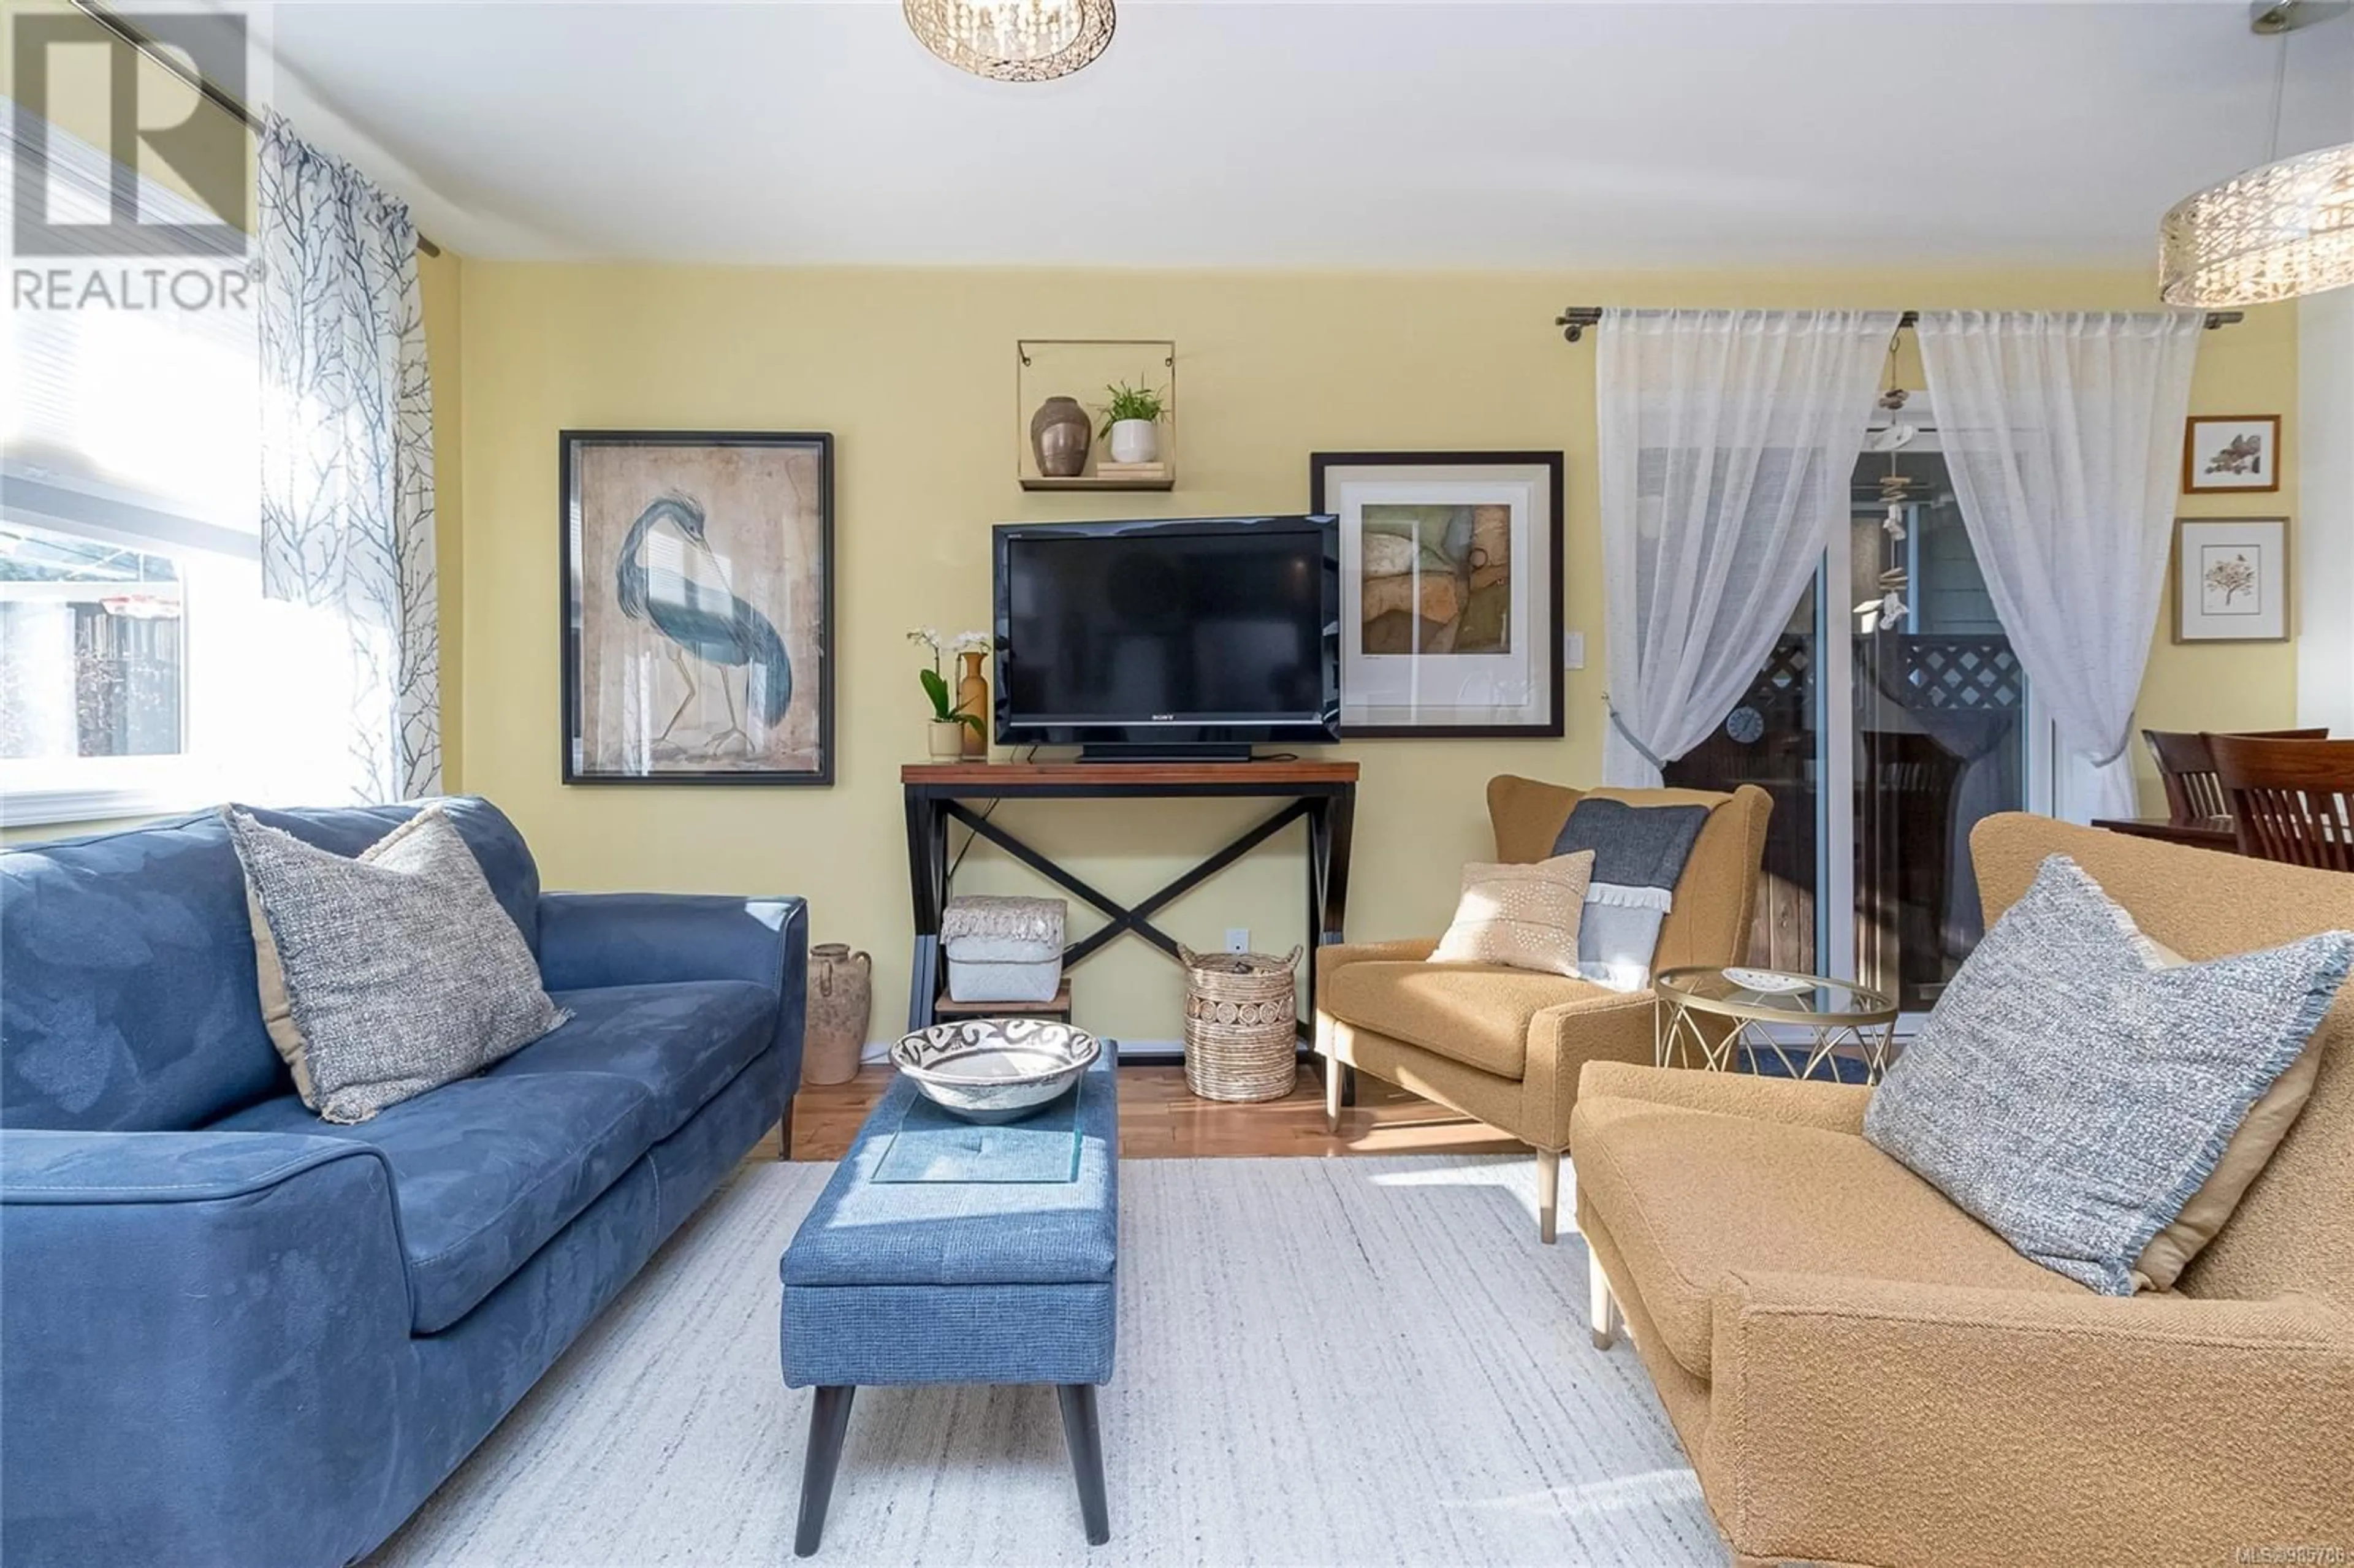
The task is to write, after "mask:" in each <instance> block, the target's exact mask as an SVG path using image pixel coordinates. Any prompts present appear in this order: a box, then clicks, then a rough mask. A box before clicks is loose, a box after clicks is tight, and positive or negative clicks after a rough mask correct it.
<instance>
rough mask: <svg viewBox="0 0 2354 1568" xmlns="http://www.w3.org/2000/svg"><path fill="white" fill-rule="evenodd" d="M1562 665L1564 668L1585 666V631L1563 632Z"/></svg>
mask: <svg viewBox="0 0 2354 1568" xmlns="http://www.w3.org/2000/svg"><path fill="white" fill-rule="evenodd" d="M1561 667H1562V668H1563V669H1564V670H1583V669H1585V632H1583V631H1564V632H1563V633H1562V634H1561Z"/></svg>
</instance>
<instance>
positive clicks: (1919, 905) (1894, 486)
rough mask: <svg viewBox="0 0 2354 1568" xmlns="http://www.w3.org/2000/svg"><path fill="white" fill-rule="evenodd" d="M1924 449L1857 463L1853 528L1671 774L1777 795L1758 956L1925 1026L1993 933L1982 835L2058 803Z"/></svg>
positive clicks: (2037, 727) (1674, 779)
mask: <svg viewBox="0 0 2354 1568" xmlns="http://www.w3.org/2000/svg"><path fill="white" fill-rule="evenodd" d="M1924 446H1926V447H1929V448H1932V449H1934V446H1935V441H1934V438H1932V439H1931V440H1926V441H1921V440H1916V441H1915V443H1914V447H1913V448H1910V449H1908V450H1903V451H1900V452H1898V453H1896V454H1894V455H1893V457H1892V456H1888V455H1872V456H1867V457H1866V458H1864V459H1863V460H1862V461H1861V462H1860V463H1859V465H1858V467H1857V471H1856V476H1855V484H1854V486H1853V489H1852V492H1851V493H1852V496H1853V505H1852V515H1851V517H1850V526H1849V528H1848V529H1847V531H1846V532H1845V534H1844V535H1842V536H1840V537H1839V538H1837V539H1834V540H1833V542H1832V545H1831V547H1830V548H1829V550H1828V551H1826V552H1825V555H1824V558H1823V562H1822V566H1821V569H1820V570H1819V572H1818V573H1817V575H1816V578H1815V581H1814V584H1813V585H1812V586H1811V587H1810V588H1808V591H1807V594H1806V596H1805V598H1804V599H1802V601H1801V602H1800V604H1799V606H1798V608H1797V611H1796V612H1795V613H1793V615H1792V616H1791V618H1790V622H1789V624H1788V626H1787V628H1785V630H1784V631H1783V633H1782V635H1781V637H1780V638H1779V639H1778V640H1776V643H1775V645H1774V650H1773V652H1772V653H1771V654H1770V655H1769V656H1768V657H1767V659H1766V661H1765V665H1764V666H1763V667H1762V668H1761V669H1760V670H1759V671H1758V673H1757V676H1756V678H1755V681H1753V682H1752V683H1751V684H1750V688H1749V690H1748V692H1747V693H1746V694H1744V697H1743V699H1742V701H1741V702H1740V704H1738V705H1736V706H1735V707H1734V710H1733V712H1732V713H1731V714H1730V715H1727V716H1726V718H1725V721H1724V722H1723V724H1722V725H1720V726H1717V729H1716V731H1715V732H1714V733H1713V734H1712V736H1710V737H1709V739H1708V740H1707V741H1705V742H1703V743H1702V745H1701V746H1700V747H1697V748H1695V749H1694V750H1693V751H1691V753H1689V754H1688V755H1686V756H1684V757H1682V758H1678V759H1677V760H1676V761H1675V762H1673V763H1671V764H1670V766H1669V768H1667V781H1668V782H1669V783H1670V784H1681V785H1686V786H1690V787H1693V788H1698V789H1731V788H1733V787H1734V786H1736V785H1741V784H1755V785H1757V786H1758V787H1760V788H1761V789H1765V791H1766V792H1767V793H1768V794H1770V795H1771V796H1773V798H1774V815H1773V819H1772V822H1771V826H1770V828H1769V831H1768V834H1767V841H1766V847H1765V863H1764V866H1763V869H1762V871H1761V874H1760V883H1759V887H1758V899H1757V914H1756V919H1755V927H1754V928H1753V945H1752V954H1753V957H1754V958H1755V960H1756V961H1758V962H1760V963H1765V964H1768V965H1771V966H1772V967H1774V968H1776V969H1796V970H1800V971H1804V972H1808V973H1815V974H1829V975H1836V976H1839V977H1840V978H1842V979H1853V980H1860V981H1861V982H1862V983H1864V984H1865V985H1868V986H1871V987H1873V988H1874V989H1876V990H1880V991H1886V992H1888V993H1889V994H1891V995H1893V996H1894V997H1895V998H1896V999H1897V1001H1898V1004H1899V1005H1900V1006H1901V1007H1902V1008H1903V1010H1904V1011H1905V1012H1907V1013H1916V1014H1917V1013H1920V1012H1926V1011H1927V1010H1928V1009H1929V1008H1930V1007H1932V1006H1934V1005H1935V1002H1936V1000H1937V997H1938V995H1939V994H1940V992H1942V991H1943V990H1944V989H1945V986H1946V982H1947V981H1948V980H1951V979H1952V978H1953V974H1954V971H1955V969H1956V968H1957V967H1958V966H1959V965H1960V963H1961V961H1962V959H1965V958H1967V956H1968V955H1969V952H1970V949H1971V948H1974V947H1975V946H1976V945H1977V943H1978V938H1979V937H1980V936H1981V935H1982V934H1983V929H1984V927H1983V925H1982V923H1981V919H1980V916H1979V911H1978V884H1977V881H1976V879H1975V878H1974V877H1973V876H1972V874H1971V872H1970V863H1969V831H1970V828H1971V827H1972V826H1973V825H1974V824H1975V823H1976V822H1977V821H1978V820H1979V819H1980V818H1982V817H1985V816H1988V815H1990V814H1991V813H1993V812H1996V811H2008V810H2049V809H2050V804H2051V783H2050V757H2049V752H2050V747H2049V744H2048V741H2047V739H2046V738H2045V737H2047V736H2048V735H2049V732H2050V726H2049V725H2048V724H2044V723H2042V722H2041V720H2040V719H2039V717H2038V715H2037V714H2036V710H2035V704H2034V701H2033V696H2032V694H2031V693H2030V692H2029V690H2028V687H2027V681H2026V677H2025V675H2024V674H2023V673H2021V672H2020V667H2019V660H2018V656H2017V655H2016V654H2015V653H2014V652H2013V651H2012V649H2011V646H2010V641H2009V638H2008V637H2006V636H2005V635H2004V633H2003V629H2002V625H2001V620H2000V618H1999V616H1998V615H1997V614H1996V613H1995V609H1994V605H1993V602H1992V600H1991V599H1989V598H1988V594H1987V588H1986V579H1985V577H1984V576H1983V574H1982V573H1981V572H1980V571H1979V569H1978V557H1977V556H1976V554H1975V553H1974V552H1973V551H1972V550H1971V548H1970V542H1969V536H1968V534H1967V531H1966V530H1965V529H1964V527H1963V525H1962V517H1961V513H1960V511H1959V509H1958V508H1957V507H1956V504H1955V502H1954V497H1953V490H1952V486H1951V485H1950V484H1949V483H1948V482H1947V480H1946V465H1945V460H1944V458H1943V457H1942V455H1940V454H1939V453H1938V452H1936V451H1935V450H1920V449H1921V448H1922V447H1924ZM1892 497H1893V498H1894V499H1893V501H1892V499H1891V498H1892ZM1892 507H1893V511H1892ZM1892 522H1893V526H1892V525H1891V524H1892Z"/></svg>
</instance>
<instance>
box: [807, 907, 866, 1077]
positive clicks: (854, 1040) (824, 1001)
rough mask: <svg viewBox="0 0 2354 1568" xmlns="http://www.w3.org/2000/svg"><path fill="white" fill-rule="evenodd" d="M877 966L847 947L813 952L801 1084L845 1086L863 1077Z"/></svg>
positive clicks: (831, 946) (831, 944) (841, 945)
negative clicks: (861, 1065)
mask: <svg viewBox="0 0 2354 1568" xmlns="http://www.w3.org/2000/svg"><path fill="white" fill-rule="evenodd" d="M874 968H875V964H874V960H873V959H869V958H868V957H867V956H866V955H865V954H864V953H854V952H852V951H851V950H850V947H849V944H848V943H845V942H821V943H819V944H818V945H817V946H816V947H814V948H811V949H810V967H809V1012H808V1013H807V1015H806V1018H805V1026H804V1028H803V1030H802V1034H801V1082H802V1083H804V1084H846V1083H848V1082H850V1080H851V1079H853V1078H854V1077H856V1076H857V1075H858V1057H859V1054H860V1053H861V1052H863V1051H864V1050H865V1048H866V1016H867V1012H868V1010H869V1009H870V1008H872V1007H873V1005H874V1002H875V984H874Z"/></svg>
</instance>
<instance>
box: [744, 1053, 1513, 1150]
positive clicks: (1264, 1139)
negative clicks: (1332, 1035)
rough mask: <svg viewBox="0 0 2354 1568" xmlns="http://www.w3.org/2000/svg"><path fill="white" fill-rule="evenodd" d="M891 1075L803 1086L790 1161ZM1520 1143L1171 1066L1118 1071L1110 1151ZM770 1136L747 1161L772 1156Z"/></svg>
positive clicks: (1312, 1093) (1398, 1107) (1379, 1105)
mask: <svg viewBox="0 0 2354 1568" xmlns="http://www.w3.org/2000/svg"><path fill="white" fill-rule="evenodd" d="M890 1083H891V1069H890V1068H889V1067H888V1066H885V1065H874V1066H868V1067H865V1068H863V1069H861V1070H860V1072H859V1075H858V1076H857V1077H855V1078H854V1079H852V1080H851V1081H850V1082H849V1083H846V1084H836V1085H830V1086H818V1087H813V1088H805V1089H803V1090H801V1093H800V1094H799V1095H796V1096H795V1097H793V1158H794V1159H796V1160H839V1159H841V1158H842V1155H843V1150H847V1149H848V1148H849V1147H850V1140H851V1139H852V1138H854V1136H856V1134H857V1132H858V1126H859V1123H861V1122H862V1121H864V1120H865V1119H866V1113H867V1112H868V1111H869V1110H870V1109H872V1108H873V1107H874V1105H875V1101H876V1100H877V1099H878V1098H880V1097H882V1094H883V1091H884V1090H885V1089H886V1088H888V1087H889V1086H890ZM1522 1148H1523V1146H1522V1144H1521V1143H1519V1142H1518V1141H1516V1140H1514V1139H1510V1138H1506V1137H1504V1136H1502V1135H1501V1134H1500V1133H1498V1132H1497V1131H1496V1130H1495V1129H1494V1128H1490V1127H1486V1126H1483V1125H1481V1124H1480V1123H1479V1122H1476V1121H1472V1120H1469V1119H1468V1118H1463V1117H1458V1116H1457V1115H1456V1114H1455V1113H1454V1112H1453V1111H1450V1110H1447V1108H1445V1107H1441V1106H1435V1105H1433V1104H1431V1103H1430V1102H1429V1101H1428V1100H1424V1099H1417V1098H1416V1097H1414V1096H1412V1095H1409V1094H1407V1093H1406V1092H1405V1090H1403V1089H1398V1088H1393V1087H1392V1086H1389V1085H1387V1084H1383V1083H1377V1082H1375V1081H1374V1080H1373V1079H1371V1078H1367V1077H1363V1076H1360V1077H1359V1078H1358V1080H1357V1103H1356V1104H1355V1105H1354V1106H1352V1107H1350V1108H1348V1109H1347V1110H1344V1111H1342V1112H1341V1130H1340V1132H1339V1133H1338V1134H1337V1135H1335V1134H1331V1133H1327V1132H1326V1131H1325V1130H1324V1091H1323V1088H1322V1086H1320V1083H1319V1081H1318V1079H1317V1077H1316V1075H1314V1074H1313V1073H1311V1072H1310V1071H1308V1070H1306V1069H1305V1068H1303V1069H1302V1070H1301V1072H1300V1075H1299V1084H1298V1085H1297V1086H1295V1087H1294V1088H1293V1089H1292V1091H1291V1093H1290V1094H1289V1095H1288V1096H1286V1097H1284V1098H1282V1099H1279V1100H1265V1101H1262V1102H1260V1103H1258V1104H1257V1105H1223V1104H1219V1103H1217V1102H1215V1101H1212V1100H1202V1099H1196V1098H1194V1097H1193V1094H1192V1092H1191V1091H1189V1090H1188V1089H1187V1088H1186V1087H1185V1069H1184V1068H1182V1067H1181V1066H1174V1065H1172V1066H1138V1067H1122V1068H1120V1069H1119V1152H1120V1158H1121V1159H1123V1160H1171V1159H1202V1158H1214V1157H1218V1156H1226V1155H1268V1154H1279V1155H1307V1156H1320V1155H1341V1154H1516V1153H1519V1152H1521V1151H1522ZM776 1157H777V1139H776V1135H775V1134H774V1133H773V1132H772V1133H770V1134H769V1137H768V1138H767V1139H765V1140H764V1141H763V1143H762V1145H761V1147H760V1148H759V1149H758V1150H754V1152H753V1158H755V1159H758V1158H767V1159H769V1160H774V1159H775V1158H776Z"/></svg>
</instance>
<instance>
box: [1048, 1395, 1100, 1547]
mask: <svg viewBox="0 0 2354 1568" xmlns="http://www.w3.org/2000/svg"><path fill="white" fill-rule="evenodd" d="M1055 1397H1056V1398H1057V1399H1058V1400H1059V1401H1060V1402H1061V1404H1062V1406H1063V1441H1065V1442H1066V1443H1067V1444H1069V1445H1070V1448H1071V1471H1072V1473H1073V1474H1074V1475H1076V1477H1077V1478H1078V1481H1079V1517H1080V1519H1082V1520H1085V1521H1086V1523H1087V1544H1088V1545H1089V1546H1101V1545H1102V1544H1103V1543H1104V1542H1107V1541H1109V1540H1110V1539H1111V1505H1110V1504H1109V1503H1108V1501H1107V1500H1106V1499H1105V1497H1104V1473H1103V1437H1102V1435H1101V1434H1100V1433H1099V1432H1097V1429H1096V1385H1095V1384H1093V1383H1057V1384H1055Z"/></svg>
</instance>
